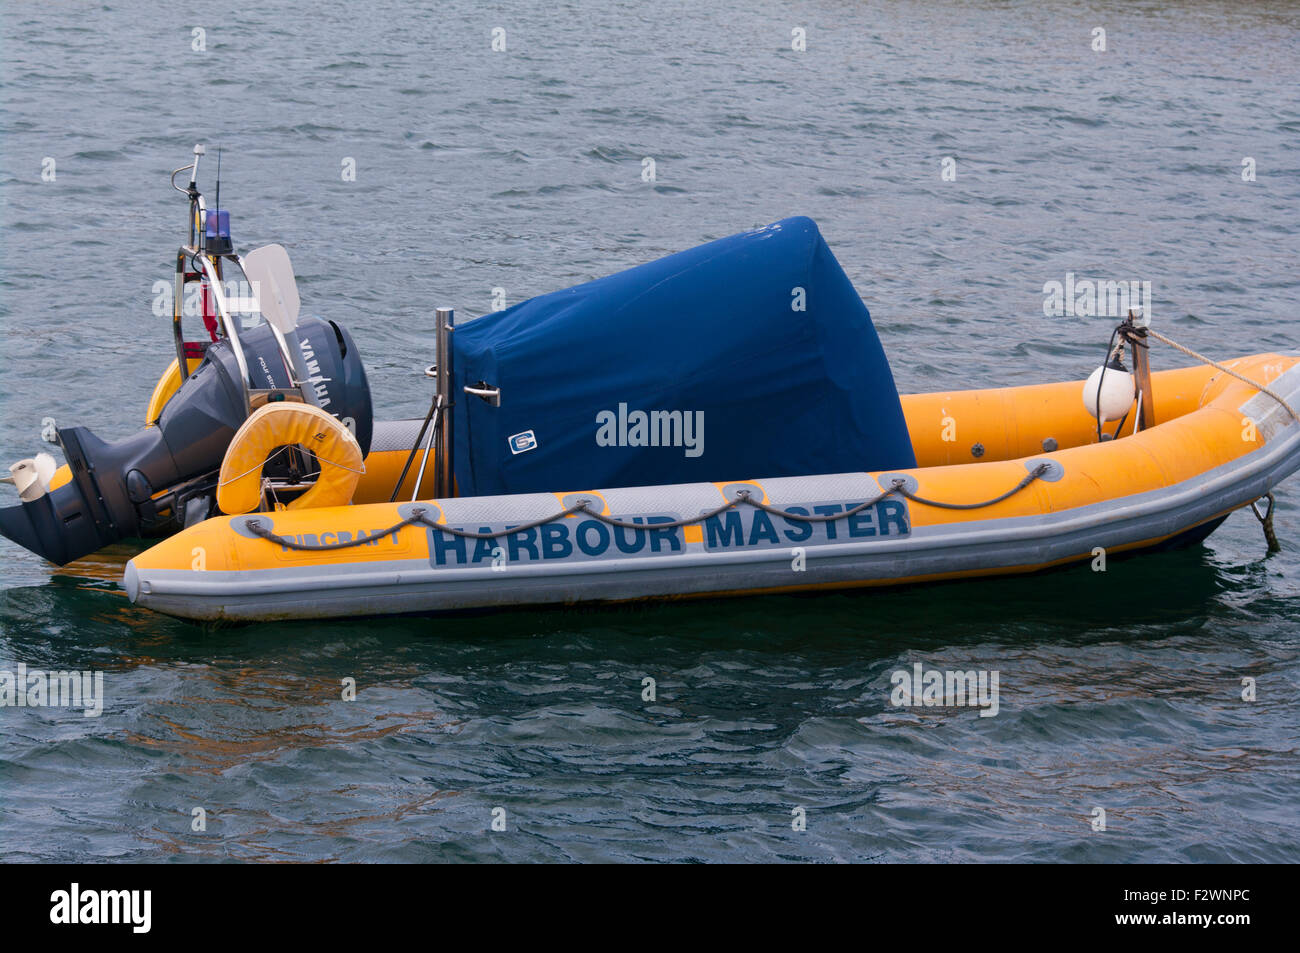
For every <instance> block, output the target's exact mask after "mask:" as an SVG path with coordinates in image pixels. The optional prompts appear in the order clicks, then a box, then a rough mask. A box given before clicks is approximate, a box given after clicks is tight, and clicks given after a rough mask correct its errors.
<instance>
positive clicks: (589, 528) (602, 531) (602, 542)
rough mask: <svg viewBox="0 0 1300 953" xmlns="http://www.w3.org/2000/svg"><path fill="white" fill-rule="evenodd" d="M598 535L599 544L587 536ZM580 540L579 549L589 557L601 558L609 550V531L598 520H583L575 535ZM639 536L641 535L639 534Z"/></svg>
mask: <svg viewBox="0 0 1300 953" xmlns="http://www.w3.org/2000/svg"><path fill="white" fill-rule="evenodd" d="M593 531H594V532H595V533H596V539H597V542H596V543H595V544H592V543H590V542H588V540H587V534H588V533H590V532H593ZM574 535H575V536H576V537H577V539H578V548H579V549H581V550H582V551H583V552H584V553H586V554H587V555H588V556H599V555H600V554H601V553H603V552H604V551H605V550H607V549H609V530H607V529H606V528H605V524H604V523H601V522H599V521H597V520H583V521H582V522H581V523H579V524H578V531H577V533H575V534H574ZM637 535H638V536H640V535H641V534H640V533H638V534H637Z"/></svg>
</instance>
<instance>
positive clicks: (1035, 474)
mask: <svg viewBox="0 0 1300 953" xmlns="http://www.w3.org/2000/svg"><path fill="white" fill-rule="evenodd" d="M1050 469H1051V466H1050V465H1049V464H1046V463H1040V464H1039V465H1038V466H1036V467H1034V469H1033V470H1031V471H1029V473H1028V474H1026V476H1025V478H1024V479H1023V480H1021V481H1020V482H1019V483H1017V484H1016V485H1015V486H1014V487H1012V488H1011V489H1010V490H1008V491H1007V492H1005V493H1003V494H1002V495H1001V496H995V497H993V499H991V500H984V501H983V502H981V503H944V502H941V501H938V500H928V499H926V498H924V497H921V496H917V495H916V494H914V493H913V492H912V491H911V490H909V489H908V488H907V485H906V484H907V481H906V480H903V479H895V480H892V481H891V482H890V488H889V489H888V490H885V491H884V492H883V493H881V494H880V495H879V496H876V497H873V498H872V499H870V500H867V501H866V502H865V503H859V504H858V505H857V506H854V507H852V508H850V509H847V510H845V511H844V512H842V513H830V514H826V515H824V516H823V515H817V516H810V515H807V514H804V513H792V512H790V511H789V510H783V509H781V508H780V507H776V506H772V505H770V504H768V503H764V502H762V501H761V500H755V499H754V498H753V497H751V496H750V495H749V491H748V490H740V491H739V492H737V494H736V497H735V499H732V500H729V501H727V502H726V503H723V504H722V505H721V506H718V507H716V508H715V509H712V510H709V511H708V512H707V513H701V514H700V515H699V516H691V517H686V518H684V519H679V520H671V521H668V522H663V523H632V522H629V521H627V520H620V519H615V518H614V517H612V516H606V515H605V514H604V513H598V512H597V511H596V510H593V509H591V501H590V500H578V502H577V503H575V504H574V505H573V506H570V507H569V508H568V509H566V510H561V511H560V512H558V513H555V514H554V515H552V516H546V517H543V518H542V519H537V520H533V521H531V522H529V523H521V524H519V525H518V526H512V527H510V528H509V529H503V530H497V531H496V532H488V533H477V532H474V531H472V530H465V529H457V528H456V527H454V526H448V525H446V524H445V523H437V522H433V521H431V520H428V519H426V518H425V515H424V514H425V510H424V508H423V507H416V508H414V509H412V510H411V515H410V516H408V517H406V518H405V519H403V520H400V521H399V522H396V523H394V524H393V525H392V526H390V527H388V529H384V530H380V531H378V532H376V533H371V534H369V535H363V536H359V537H358V538H356V539H350V540H345V541H343V542H336V543H300V542H298V541H297V540H295V539H290V538H288V537H285V536H280V535H278V534H276V533H275V532H273V531H272V530H270V529H268V528H267V527H265V526H263V525H262V524H261V522H259V521H258V520H257V519H250V520H248V521H247V522H246V523H245V524H244V525H245V526H247V527H248V529H249V531H250V532H252V533H253V534H254V535H256V536H259V537H261V538H262V539H265V540H268V541H270V542H272V543H278V544H279V545H281V546H283V547H285V548H286V549H294V550H300V551H307V552H324V551H328V550H335V549H348V548H350V547H352V546H360V545H361V544H362V543H366V542H369V541H370V540H372V539H382V538H383V537H385V536H390V535H392V534H394V533H396V532H398V531H399V530H402V529H405V528H406V527H408V526H417V525H419V526H427V527H429V528H430V529H437V530H441V531H442V532H444V533H449V534H450V535H452V536H460V537H462V538H464V539H500V538H501V537H503V536H512V535H514V534H515V533H526V532H528V531H529V530H531V529H536V528H537V527H539V526H544V525H545V524H547V523H553V522H555V521H556V520H561V519H564V518H565V517H568V516H574V515H576V514H578V513H585V514H586V515H587V516H590V517H592V518H593V519H595V520H598V521H599V522H601V523H605V524H606V525H608V526H615V527H619V528H622V529H634V530H638V531H640V532H651V531H659V530H665V529H677V528H679V527H682V526H690V525H692V524H695V523H703V522H704V521H705V520H708V519H712V518H713V517H715V516H717V515H719V514H720V513H725V512H726V511H727V510H729V509H732V508H733V507H735V506H738V505H740V504H741V503H746V504H748V505H750V506H752V507H754V508H755V509H759V510H762V511H763V512H764V513H770V514H772V515H773V516H780V517H782V518H783V519H788V520H793V521H795V522H799V523H830V522H834V521H836V520H842V519H848V518H849V517H851V516H856V515H857V514H858V513H861V512H862V511H863V510H865V509H867V508H868V507H871V506H875V505H876V504H877V503H879V502H880V501H882V500H884V499H885V498H886V497H888V496H891V495H893V494H895V493H897V494H899V495H900V496H903V497H906V498H907V499H909V500H911V501H912V502H914V503H919V504H921V505H923V506H933V507H936V508H939V509H946V510H975V509H980V508H982V507H985V506H993V505H994V504H995V503H1001V502H1002V501H1003V500H1005V499H1008V498H1009V497H1012V496H1015V495H1016V494H1017V493H1019V492H1020V491H1021V490H1023V489H1024V488H1025V487H1027V486H1029V484H1031V483H1033V482H1034V481H1035V480H1037V479H1038V478H1039V477H1041V476H1042V475H1043V474H1045V473H1046V472H1047V471H1048V470H1050Z"/></svg>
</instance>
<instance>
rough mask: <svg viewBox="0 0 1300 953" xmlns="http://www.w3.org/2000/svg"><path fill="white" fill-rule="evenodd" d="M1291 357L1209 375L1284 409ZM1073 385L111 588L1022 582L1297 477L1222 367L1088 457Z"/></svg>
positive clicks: (640, 594)
mask: <svg viewBox="0 0 1300 953" xmlns="http://www.w3.org/2000/svg"><path fill="white" fill-rule="evenodd" d="M1297 365H1300V359H1297V358H1296V357H1284V356H1280V355H1276V354H1267V355H1259V356H1255V357H1249V358H1241V359H1238V360H1236V361H1232V362H1229V364H1228V365H1227V366H1229V367H1230V368H1232V369H1233V370H1235V371H1237V372H1239V373H1241V374H1243V375H1244V376H1248V377H1251V378H1253V379H1255V380H1258V381H1259V382H1261V383H1263V384H1266V385H1268V386H1269V389H1270V390H1273V391H1274V392H1276V393H1278V394H1279V395H1280V396H1282V397H1283V398H1284V399H1285V400H1286V401H1287V402H1288V403H1293V402H1300V367H1298V366H1297ZM1082 383H1083V382H1070V383H1060V384H1045V385H1040V386H1031V387H1017V388H1008V389H1002V390H977V391H960V392H954V393H944V394H922V395H914V396H910V397H905V398H903V406H904V409H905V413H906V416H907V421H908V426H909V430H910V432H911V433H912V435H913V441H914V443H915V445H916V450H917V457H918V462H919V463H920V464H921V465H920V466H919V467H917V468H914V469H909V470H903V471H896V472H881V473H841V474H828V475H819V476H810V477H793V478H792V477H781V478H774V479H763V478H759V479H750V480H737V481H733V482H730V483H705V484H690V485H679V486H656V487H635V488H621V489H620V488H607V489H598V490H573V491H568V492H564V491H557V492H555V493H550V494H530V495H521V496H503V497H481V498H452V499H439V500H430V501H422V502H417V503H402V504H394V503H387V502H357V503H354V504H353V505H351V506H341V507H330V508H325V509H313V510H298V511H287V510H286V511H280V512H274V513H259V514H254V515H243V516H234V517H221V518H217V519H211V520H208V521H206V522H204V523H202V524H200V525H198V526H195V527H193V528H191V529H188V530H186V531H184V532H182V533H180V534H178V535H176V536H174V537H172V538H171V539H168V540H166V541H165V542H162V543H159V544H158V545H156V546H154V547H153V548H152V549H150V550H149V551H147V552H145V553H143V554H141V555H140V556H137V557H136V558H135V559H134V560H132V561H131V563H130V564H129V565H128V567H127V571H126V588H127V592H128V594H129V595H130V597H131V599H132V601H134V602H136V603H137V604H139V605H143V606H147V607H149V608H152V609H156V610H158V611H160V612H165V613H168V614H171V615H177V616H182V617H185V618H191V619H249V620H253V619H276V618H324V617H330V616H348V615H373V614H381V613H391V612H426V611H432V610H446V609H470V608H482V607H489V606H505V605H526V604H543V603H550V604H554V603H562V604H573V603H581V602H593V601H614V600H635V599H651V598H674V597H683V596H721V595H735V594H741V593H750V592H791V591H799V590H810V589H819V588H837V587H839V588H845V587H858V586H878V585H894V584H900V583H909V582H920V581H926V580H935V579H950V578H957V577H963V576H983V575H992V574H1003V573H1025V572H1033V571H1036V570H1041V569H1046V568H1049V567H1052V566H1059V565H1062V564H1066V563H1070V562H1075V561H1086V560H1096V559H1097V557H1098V556H1102V557H1103V558H1104V555H1105V554H1117V553H1122V552H1125V551H1129V550H1140V549H1153V548H1160V547H1167V546H1172V545H1178V544H1184V543H1190V542H1194V541H1197V540H1200V539H1202V538H1204V537H1205V536H1206V535H1208V534H1209V533H1210V532H1212V531H1213V530H1214V528H1215V527H1217V526H1218V525H1219V523H1221V522H1222V521H1223V519H1224V518H1225V517H1226V516H1227V515H1228V514H1229V513H1231V512H1232V511H1233V510H1235V509H1239V508H1241V507H1244V506H1248V505H1250V504H1251V503H1252V502H1253V501H1255V500H1258V499H1260V498H1261V497H1263V496H1265V495H1266V494H1267V493H1268V492H1269V490H1270V489H1272V488H1273V487H1274V486H1275V485H1276V484H1277V483H1278V482H1280V481H1281V480H1282V479H1283V478H1285V477H1286V476H1287V475H1289V474H1290V473H1293V472H1294V471H1295V470H1296V469H1297V468H1298V467H1300V422H1298V421H1296V420H1295V419H1293V418H1292V417H1291V416H1290V414H1289V413H1288V411H1287V409H1286V408H1285V407H1284V406H1283V405H1282V404H1281V403H1279V402H1278V401H1277V400H1275V399H1274V398H1272V397H1269V396H1267V395H1264V394H1261V393H1259V392H1258V391H1256V390H1255V389H1254V388H1253V387H1252V386H1250V385H1248V384H1244V383H1242V382H1241V381H1239V380H1237V379H1235V378H1234V377H1231V376H1229V375H1228V374H1226V373H1222V372H1219V371H1217V370H1215V369H1213V368H1208V367H1194V368H1188V369H1182V370H1170V371H1162V372H1158V373H1155V374H1153V375H1152V379H1151V384H1152V403H1153V405H1154V407H1155V408H1156V412H1157V413H1158V414H1159V415H1160V419H1161V421H1162V422H1161V423H1159V424H1157V425H1155V426H1153V427H1151V428H1150V429H1148V430H1144V431H1142V432H1140V433H1138V434H1136V435H1132V436H1126V437H1123V438H1120V439H1115V440H1110V441H1106V442H1102V443H1098V442H1096V438H1095V432H1094V428H1095V423H1096V422H1095V420H1094V419H1093V418H1091V417H1090V416H1089V415H1088V414H1087V413H1086V412H1085V411H1084V409H1083V407H1082V405H1081V403H1080V400H1079V393H1080V389H1081V387H1082ZM416 424H417V422H411V423H409V424H391V425H388V426H389V427H390V428H391V429H392V431H393V433H392V435H391V439H392V443H391V449H387V450H380V451H377V452H372V453H371V455H370V457H369V458H367V474H366V476H365V477H363V478H362V480H361V482H360V483H359V484H358V487H357V497H356V499H357V500H358V501H366V500H371V501H373V500H375V499H376V498H377V497H383V496H385V495H386V494H387V493H388V492H389V490H390V489H391V486H392V482H391V481H392V480H393V479H394V478H395V474H396V473H397V472H398V470H399V468H400V466H401V461H402V460H403V458H405V457H406V456H407V453H405V452H403V449H404V448H402V447H401V446H400V445H401V444H402V443H408V442H410V441H409V440H403V439H401V438H400V437H399V436H398V432H399V431H404V432H406V433H408V434H410V435H411V436H413V435H414V433H415V426H416ZM976 445H978V446H981V447H982V453H981V454H980V456H979V457H978V459H976V460H972V459H971V448H972V446H976ZM1045 447H1053V448H1054V449H1052V450H1050V451H1049V450H1045V449H1044V448H1045ZM980 504H983V505H980ZM814 520H816V521H814ZM630 527H636V528H630ZM462 534H464V535H462ZM492 534H499V535H492Z"/></svg>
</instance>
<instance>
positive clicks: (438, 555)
mask: <svg viewBox="0 0 1300 953" xmlns="http://www.w3.org/2000/svg"><path fill="white" fill-rule="evenodd" d="M431 532H432V533H433V558H434V560H435V561H436V562H437V563H438V565H439V566H445V565H446V564H447V553H449V552H451V553H455V554H456V562H457V563H461V564H464V562H465V538H464V537H463V536H453V535H451V533H444V532H443V531H442V530H440V529H435V530H431ZM362 535H364V534H362ZM358 538H360V537H358ZM372 542H373V541H372Z"/></svg>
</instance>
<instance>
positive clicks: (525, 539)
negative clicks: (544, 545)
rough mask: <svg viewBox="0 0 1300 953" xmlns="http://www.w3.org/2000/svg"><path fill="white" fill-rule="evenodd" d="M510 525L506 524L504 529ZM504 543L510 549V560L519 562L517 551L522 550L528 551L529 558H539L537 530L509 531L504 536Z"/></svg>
mask: <svg viewBox="0 0 1300 953" xmlns="http://www.w3.org/2000/svg"><path fill="white" fill-rule="evenodd" d="M509 528H510V527H509V526H507V527H506V529H509ZM506 545H507V546H508V547H509V551H510V561H511V562H512V563H516V562H519V553H520V552H521V551H523V550H527V551H528V558H529V559H539V558H540V557H539V556H538V555H537V530H535V529H526V530H523V531H521V532H518V533H511V534H510V535H509V536H507V537H506Z"/></svg>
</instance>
